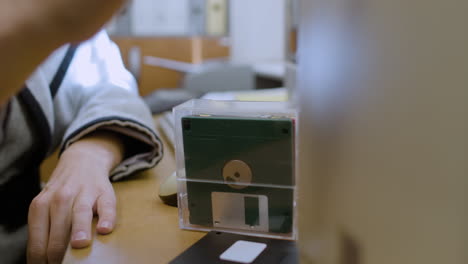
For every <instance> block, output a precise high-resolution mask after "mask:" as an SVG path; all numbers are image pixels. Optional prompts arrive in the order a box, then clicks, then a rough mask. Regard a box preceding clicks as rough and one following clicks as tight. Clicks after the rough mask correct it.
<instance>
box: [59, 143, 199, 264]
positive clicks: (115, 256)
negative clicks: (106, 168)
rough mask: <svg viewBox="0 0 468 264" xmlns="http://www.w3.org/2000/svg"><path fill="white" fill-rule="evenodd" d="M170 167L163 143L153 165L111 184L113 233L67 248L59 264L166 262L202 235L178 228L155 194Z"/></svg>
mask: <svg viewBox="0 0 468 264" xmlns="http://www.w3.org/2000/svg"><path fill="white" fill-rule="evenodd" d="M163 140H164V138H163ZM174 169H175V157H174V151H173V149H171V147H169V146H167V145H165V155H164V158H163V160H162V161H161V163H160V164H159V165H158V166H156V168H154V169H152V170H149V171H146V172H143V173H140V174H139V175H136V176H134V177H132V178H131V179H128V180H125V181H121V182H117V183H114V189H115V193H116V196H117V201H118V205H117V217H118V219H117V225H116V228H115V230H114V232H113V233H112V234H109V235H106V236H101V235H95V237H94V240H93V243H92V245H91V246H90V247H88V248H86V249H79V250H76V249H71V248H69V249H68V250H67V252H66V254H65V258H64V261H63V263H65V264H67V263H80V264H81V263H83V264H84V263H89V264H96V263H99V264H106V263H112V264H118V263H125V264H127V263H138V264H140V263H142V264H144V263H152V264H154V263H158V264H159V263H168V262H169V261H171V260H172V259H173V258H175V257H176V256H177V255H179V254H180V253H182V251H184V250H185V249H187V248H188V247H190V246H191V245H192V244H193V243H195V242H196V241H197V240H199V239H200V238H201V237H203V236H204V233H202V232H193V231H185V230H181V229H179V224H178V220H179V218H178V211H177V208H175V207H170V206H167V205H164V204H163V203H162V202H161V200H160V199H159V197H158V188H159V183H160V181H161V180H163V179H164V178H165V177H168V176H169V175H171V174H172V172H173V171H174ZM94 226H95V225H94ZM94 233H95V234H96V232H94Z"/></svg>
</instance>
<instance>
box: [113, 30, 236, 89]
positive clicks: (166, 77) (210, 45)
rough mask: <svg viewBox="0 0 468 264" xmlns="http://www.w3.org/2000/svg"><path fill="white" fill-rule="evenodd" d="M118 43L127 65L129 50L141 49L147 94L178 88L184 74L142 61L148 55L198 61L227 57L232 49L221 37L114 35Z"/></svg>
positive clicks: (141, 84) (141, 82)
mask: <svg viewBox="0 0 468 264" xmlns="http://www.w3.org/2000/svg"><path fill="white" fill-rule="evenodd" d="M112 39H113V41H114V42H115V43H116V44H117V45H118V46H119V48H120V50H121V53H122V57H123V59H124V62H125V63H126V65H127V66H128V54H129V51H130V50H131V49H132V48H134V47H137V48H139V49H140V76H139V80H138V81H139V89H140V94H141V95H143V96H144V95H147V94H149V93H151V92H152V91H154V90H156V89H160V88H177V87H180V82H181V80H182V78H183V76H184V75H183V74H182V73H180V72H177V71H174V70H170V69H165V68H161V67H154V66H148V65H145V64H144V63H143V61H144V60H143V58H144V57H145V56H153V57H158V58H163V59H170V60H174V61H179V62H186V63H193V64H198V63H202V62H204V61H206V60H209V59H215V58H227V57H229V52H230V49H229V47H228V46H227V45H225V43H224V41H223V38H219V37H199V36H190V37H113V38H112Z"/></svg>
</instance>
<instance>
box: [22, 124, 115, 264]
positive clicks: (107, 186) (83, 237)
mask: <svg viewBox="0 0 468 264" xmlns="http://www.w3.org/2000/svg"><path fill="white" fill-rule="evenodd" d="M122 153H123V145H122V144H121V142H120V141H119V139H118V138H117V137H115V136H114V135H112V134H108V133H105V132H102V133H101V132H99V133H94V134H93V135H92V136H89V137H86V138H84V139H81V140H80V141H78V142H76V143H74V144H73V145H71V146H70V147H69V148H68V149H67V150H65V151H64V152H63V153H62V155H61V157H60V160H59V163H58V165H57V168H56V169H55V170H54V172H53V174H52V176H51V179H50V180H49V182H48V184H47V185H46V187H45V188H44V189H43V190H42V192H41V193H40V194H39V195H38V196H37V197H36V198H35V199H34V200H33V202H32V203H31V206H30V209H29V217H28V224H29V226H28V228H29V240H28V252H27V253H28V254H27V255H28V263H32V264H35V263H48V264H52V263H61V261H62V259H63V256H64V253H65V251H66V248H67V246H68V243H69V241H70V243H71V246H72V247H73V248H83V247H87V246H89V244H90V242H91V237H92V234H91V229H92V228H91V225H92V220H93V213H95V214H97V215H98V216H99V220H98V223H97V228H96V229H97V232H98V233H99V234H108V233H110V232H112V230H113V228H114V225H115V216H116V198H115V194H114V190H113V188H112V185H111V183H110V181H109V178H108V176H109V172H110V171H111V169H112V168H113V167H114V166H115V165H116V164H118V162H120V160H121V159H122ZM70 237H71V239H70Z"/></svg>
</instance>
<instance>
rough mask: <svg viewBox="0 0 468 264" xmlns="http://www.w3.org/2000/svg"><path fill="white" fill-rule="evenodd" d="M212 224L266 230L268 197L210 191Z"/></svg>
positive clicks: (267, 228) (267, 229)
mask: <svg viewBox="0 0 468 264" xmlns="http://www.w3.org/2000/svg"><path fill="white" fill-rule="evenodd" d="M211 203H212V210H213V212H212V213H213V226H214V227H222V228H242V229H245V230H252V231H260V232H268V231H269V223H268V221H269V218H268V197H267V196H266V195H254V194H244V193H231V192H212V193H211Z"/></svg>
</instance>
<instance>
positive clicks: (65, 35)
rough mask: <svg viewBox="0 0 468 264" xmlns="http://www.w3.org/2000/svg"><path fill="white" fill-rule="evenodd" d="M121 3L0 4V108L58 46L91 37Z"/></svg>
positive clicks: (56, 0) (16, 0)
mask: <svg viewBox="0 0 468 264" xmlns="http://www.w3.org/2000/svg"><path fill="white" fill-rule="evenodd" d="M123 3H124V0H106V1H95V0H42V1H37V0H0V58H1V61H0V104H3V103H5V102H6V100H8V99H9V98H10V97H11V96H13V95H15V94H16V93H17V92H18V91H19V90H20V89H21V88H22V86H23V84H24V82H25V80H26V79H27V78H28V77H29V75H30V74H31V73H32V72H33V71H34V69H35V68H36V67H37V66H38V65H39V64H40V63H41V62H42V61H43V60H44V59H45V58H47V56H48V55H49V54H50V53H51V52H53V51H54V50H55V49H57V48H59V47H60V46H61V45H63V44H65V43H67V42H80V41H83V40H85V39H88V38H90V37H91V36H92V35H94V34H95V33H96V32H97V31H98V30H99V29H100V28H101V27H102V26H103V25H104V24H105V23H106V21H108V20H109V19H110V18H111V16H112V15H113V13H114V12H115V11H117V9H118V8H119V7H120V6H121V5H122V4H123Z"/></svg>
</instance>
